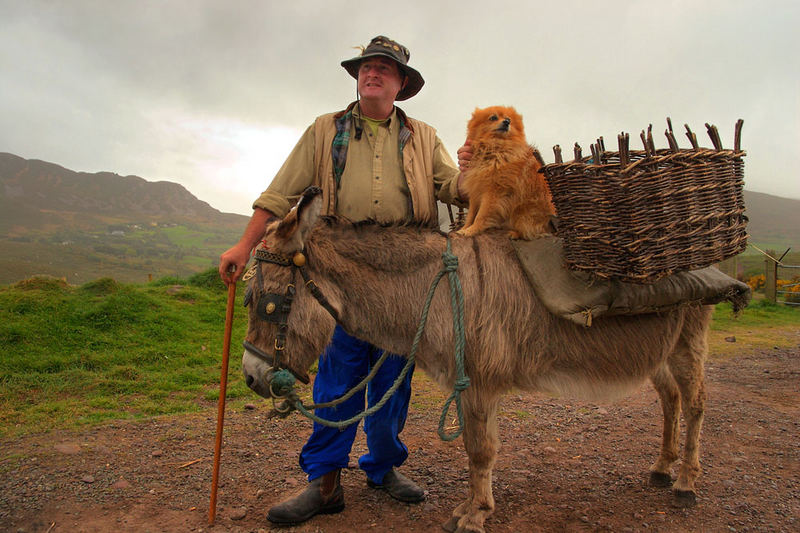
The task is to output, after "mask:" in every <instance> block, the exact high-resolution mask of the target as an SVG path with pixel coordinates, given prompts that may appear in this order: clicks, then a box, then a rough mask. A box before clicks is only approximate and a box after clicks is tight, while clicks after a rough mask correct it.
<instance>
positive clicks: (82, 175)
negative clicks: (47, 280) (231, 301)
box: [0, 153, 247, 284]
mask: <svg viewBox="0 0 800 533" xmlns="http://www.w3.org/2000/svg"><path fill="white" fill-rule="evenodd" d="M0 184H1V185H2V187H0V246H2V249H3V254H2V257H0V283H11V282H14V281H18V280H20V279H23V278H26V277H29V276H31V275H34V274H49V275H52V276H56V277H64V278H66V279H67V281H68V282H69V283H73V284H80V283H85V282H87V281H90V280H93V279H97V278H99V277H106V276H108V277H113V278H115V279H118V280H120V281H127V282H142V281H147V280H148V279H149V277H151V276H152V277H162V276H167V275H181V276H187V275H190V274H192V273H195V272H199V271H201V270H205V269H207V268H209V267H211V266H213V265H214V264H216V262H217V259H218V257H219V254H220V253H221V252H222V251H224V250H225V249H226V248H227V247H229V246H230V245H231V244H233V243H234V242H236V240H237V239H238V238H239V236H240V235H241V232H242V230H243V229H244V227H245V225H246V224H247V217H245V216H242V215H237V214H231V213H222V212H220V211H218V210H216V209H214V208H213V207H211V206H210V205H209V204H207V203H206V202H203V201H201V200H199V199H197V198H196V197H195V196H194V195H193V194H191V193H190V192H189V191H187V190H186V189H185V188H184V187H183V186H181V185H179V184H177V183H172V182H168V181H159V182H149V181H147V180H145V179H143V178H140V177H138V176H120V175H118V174H114V173H111V172H98V173H86V172H75V171H72V170H69V169H66V168H64V167H61V166H59V165H55V164H53V163H48V162H45V161H39V160H33V159H30V160H28V159H23V158H21V157H18V156H15V155H13V154H8V153H0Z"/></svg>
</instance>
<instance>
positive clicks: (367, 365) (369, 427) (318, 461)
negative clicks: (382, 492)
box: [300, 325, 414, 484]
mask: <svg viewBox="0 0 800 533" xmlns="http://www.w3.org/2000/svg"><path fill="white" fill-rule="evenodd" d="M382 352H383V350H381V349H380V348H378V347H376V346H373V345H371V344H369V343H368V342H365V341H362V340H359V339H357V338H355V337H352V336H350V335H349V334H347V333H346V332H345V331H344V330H343V329H342V328H341V327H340V326H338V325H337V326H336V329H335V330H334V332H333V338H332V339H331V343H330V344H329V345H328V347H327V348H326V349H325V353H323V354H322V355H321V356H320V358H319V367H318V372H317V377H316V379H315V380H314V392H313V396H314V402H315V403H322V402H329V401H331V400H334V399H336V398H339V397H341V396H343V395H344V394H345V393H346V392H347V391H348V390H350V389H351V388H352V387H353V386H354V385H357V384H358V383H359V382H360V381H361V380H362V379H364V377H366V375H367V374H369V371H370V369H371V368H372V366H373V365H374V364H375V362H376V361H377V360H378V359H379V358H380V356H381V354H382ZM405 364H406V359H405V358H403V357H401V356H399V355H394V354H392V355H390V356H389V357H388V358H387V359H386V361H385V362H384V363H383V365H382V366H381V368H380V370H379V371H378V373H377V374H376V375H375V378H374V379H373V380H372V382H370V384H369V385H368V386H367V390H366V396H367V403H368V405H369V406H372V405H374V404H376V403H378V401H379V400H380V399H381V398H382V397H383V393H384V392H386V391H387V390H388V389H389V388H391V386H392V384H394V381H395V380H396V379H397V376H398V375H399V374H400V371H401V370H402V369H403V367H404V366H405ZM413 370H414V369H413V367H412V368H411V370H410V371H409V372H408V374H407V375H406V377H405V379H404V380H403V383H401V384H400V387H399V388H398V389H397V391H396V392H395V394H394V395H392V397H391V398H390V399H389V400H388V401H387V402H386V404H384V406H383V407H382V408H381V409H380V410H379V411H377V412H376V413H374V414H372V415H371V416H368V417H366V418H365V419H364V432H365V433H366V434H367V447H368V449H369V452H368V453H367V454H365V455H363V456H361V458H359V460H358V466H359V467H360V468H361V469H362V470H364V472H365V473H366V474H367V477H368V478H369V479H370V480H372V481H373V482H375V483H378V484H380V483H382V482H383V476H384V475H386V473H387V472H389V471H390V470H391V469H392V468H393V467H396V466H400V465H401V464H403V462H404V461H405V460H406V458H407V457H408V448H407V447H406V445H405V444H403V443H402V442H401V441H400V437H399V434H400V432H401V431H403V426H404V425H405V423H406V415H407V414H408V402H409V400H410V398H411V375H412V373H413ZM363 410H364V391H363V390H361V391H359V392H357V393H356V394H354V395H353V396H352V397H351V398H350V399H349V400H347V401H346V402H344V403H342V404H339V405H338V406H336V407H328V408H324V409H317V410H316V414H317V416H320V417H322V418H325V419H327V420H346V419H348V418H352V417H353V416H355V415H356V414H358V413H360V412H361V411H363ZM357 429H358V424H351V425H350V426H348V427H346V428H344V429H342V430H339V429H336V428H331V427H327V426H323V425H322V424H318V423H316V422H314V429H313V431H312V433H311V436H310V437H309V438H308V442H306V445H305V446H303V450H302V452H300V468H302V469H303V471H304V472H305V473H306V474H308V480H309V481H311V480H313V479H316V478H318V477H320V476H322V475H324V474H327V473H328V472H330V471H331V470H335V469H337V468H346V467H347V465H348V463H349V456H350V450H351V449H352V447H353V441H354V440H355V438H356V431H357Z"/></svg>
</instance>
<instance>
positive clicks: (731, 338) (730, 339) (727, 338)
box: [725, 335, 736, 342]
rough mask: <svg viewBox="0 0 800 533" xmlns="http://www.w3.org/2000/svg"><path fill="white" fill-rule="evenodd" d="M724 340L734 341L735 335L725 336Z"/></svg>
mask: <svg viewBox="0 0 800 533" xmlns="http://www.w3.org/2000/svg"><path fill="white" fill-rule="evenodd" d="M725 342H736V337H735V336H733V335H731V336H730V337H725Z"/></svg>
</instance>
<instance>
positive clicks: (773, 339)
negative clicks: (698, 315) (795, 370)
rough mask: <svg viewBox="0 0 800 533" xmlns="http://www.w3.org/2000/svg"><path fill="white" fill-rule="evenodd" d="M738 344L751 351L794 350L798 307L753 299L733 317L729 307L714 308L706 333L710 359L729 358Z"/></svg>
mask: <svg viewBox="0 0 800 533" xmlns="http://www.w3.org/2000/svg"><path fill="white" fill-rule="evenodd" d="M757 296H758V295H757ZM726 339H727V340H726ZM733 339H735V342H732V340H733ZM742 343H744V344H746V345H747V346H750V347H753V348H775V347H778V348H792V347H796V346H797V345H798V344H800V308H797V307H790V306H787V305H782V304H773V303H770V302H768V301H767V300H764V299H763V297H761V298H758V297H757V298H754V300H753V301H752V302H751V303H750V305H749V306H748V307H747V308H746V309H745V310H744V311H743V312H741V313H740V314H739V316H735V315H734V313H733V311H732V310H731V306H730V305H729V304H719V305H717V307H716V309H715V312H714V319H713V322H712V323H711V331H710V333H709V352H710V354H711V356H712V357H723V358H724V357H730V356H731V355H733V354H735V353H737V352H738V351H739V350H740V349H741V344H742Z"/></svg>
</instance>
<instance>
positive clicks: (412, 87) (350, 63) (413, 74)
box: [342, 52, 425, 101]
mask: <svg viewBox="0 0 800 533" xmlns="http://www.w3.org/2000/svg"><path fill="white" fill-rule="evenodd" d="M375 56H382V57H388V58H389V59H391V60H392V61H394V62H395V63H396V64H397V68H399V69H400V71H401V72H402V73H403V74H405V75H406V76H407V77H408V83H406V86H405V87H403V90H401V91H400V92H399V93H397V97H396V98H395V100H398V101H400V100H408V99H409V98H411V97H412V96H414V95H415V94H417V93H418V92H419V91H420V89H422V86H423V85H425V80H424V79H422V74H420V73H419V72H418V71H417V70H416V69H414V68H412V67H409V66H408V65H403V64H401V63H399V62H398V61H397V60H396V59H395V58H394V57H392V56H391V55H390V54H388V53H387V54H384V53H381V52H369V53H366V54H364V55H363V56H358V57H354V58H353V59H348V60H346V61H342V66H343V67H344V69H345V70H346V71H347V73H348V74H350V75H351V76H352V77H353V78H355V79H356V80H358V66H359V65H360V64H361V61H363V60H364V59H367V58H369V57H375Z"/></svg>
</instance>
